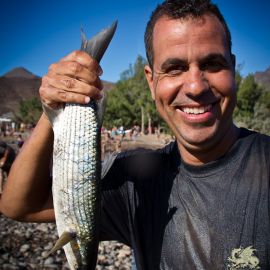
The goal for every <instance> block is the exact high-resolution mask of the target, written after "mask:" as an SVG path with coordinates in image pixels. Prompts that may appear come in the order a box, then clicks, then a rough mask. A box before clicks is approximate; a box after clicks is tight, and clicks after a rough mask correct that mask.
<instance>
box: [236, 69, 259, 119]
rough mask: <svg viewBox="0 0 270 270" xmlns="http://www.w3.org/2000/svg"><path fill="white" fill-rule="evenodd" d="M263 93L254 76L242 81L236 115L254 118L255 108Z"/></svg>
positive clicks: (238, 93)
mask: <svg viewBox="0 0 270 270" xmlns="http://www.w3.org/2000/svg"><path fill="white" fill-rule="evenodd" d="M261 93H262V88H261V87H260V86H259V85H258V84H257V83H256V82H255V79H254V76H253V75H252V74H250V75H248V76H247V77H246V78H245V79H243V80H241V83H240V85H239V89H238V92H237V110H236V114H237V115H240V116H242V117H252V115H253V114H254V106H255V104H256V102H257V101H258V99H259V98H260V96H261Z"/></svg>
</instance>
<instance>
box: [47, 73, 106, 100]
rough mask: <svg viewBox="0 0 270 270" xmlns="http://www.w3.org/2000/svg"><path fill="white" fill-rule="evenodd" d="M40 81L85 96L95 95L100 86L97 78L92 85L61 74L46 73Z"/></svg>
mask: <svg viewBox="0 0 270 270" xmlns="http://www.w3.org/2000/svg"><path fill="white" fill-rule="evenodd" d="M42 83H43V84H44V83H45V85H49V86H52V87H54V88H59V89H62V90H65V91H67V92H75V93H78V94H83V95H86V96H95V95H96V94H97V93H96V92H98V91H100V87H102V84H101V82H100V80H99V79H98V78H97V80H96V82H95V85H94V84H88V83H85V82H82V81H79V80H77V79H75V78H71V77H68V76H63V75H61V76H60V75H53V76H49V75H46V76H44V77H43V80H42ZM98 87H99V88H98Z"/></svg>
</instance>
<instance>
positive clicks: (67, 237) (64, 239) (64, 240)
mask: <svg viewBox="0 0 270 270" xmlns="http://www.w3.org/2000/svg"><path fill="white" fill-rule="evenodd" d="M74 238H75V234H74V233H72V232H63V233H62V235H61V236H60V238H59V239H58V240H57V241H56V243H55V245H54V247H53V248H52V249H51V250H50V251H49V253H48V254H47V256H46V257H48V256H50V255H51V254H52V253H54V252H55V251H57V250H58V249H60V248H62V247H63V246H65V245H66V244H68V243H69V242H71V241H72V240H74Z"/></svg>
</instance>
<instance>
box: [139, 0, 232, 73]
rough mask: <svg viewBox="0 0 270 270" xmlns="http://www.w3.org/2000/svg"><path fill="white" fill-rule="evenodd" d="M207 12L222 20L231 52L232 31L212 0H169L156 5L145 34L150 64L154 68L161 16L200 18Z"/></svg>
mask: <svg viewBox="0 0 270 270" xmlns="http://www.w3.org/2000/svg"><path fill="white" fill-rule="evenodd" d="M205 14H213V15H214V16H216V17H217V18H218V20H219V21H220V22H221V24H222V25H223V27H224V30H225V34H226V38H227V43H228V48H229V51H230V53H231V48H232V41H231V33H230V30H229V28H228V26H227V23H226V21H225V19H224V17H223V15H222V14H221V12H220V11H219V9H218V7H217V6H216V5H215V4H213V3H211V1H210V0H167V1H164V2H163V3H162V4H160V5H158V6H157V7H156V9H155V10H154V11H153V13H152V15H151V17H150V20H149V22H148V23H147V27H146V31H145V34H144V43H145V50H146V56H147V60H148V63H149V66H150V67H151V68H153V62H154V50H153V32H154V27H155V24H156V22H157V20H158V19H160V18H161V17H168V18H171V19H185V18H199V17H202V16H203V15H205Z"/></svg>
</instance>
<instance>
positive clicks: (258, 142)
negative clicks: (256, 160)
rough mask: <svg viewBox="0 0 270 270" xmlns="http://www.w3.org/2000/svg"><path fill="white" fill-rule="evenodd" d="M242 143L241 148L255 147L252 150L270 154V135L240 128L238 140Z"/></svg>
mask: <svg viewBox="0 0 270 270" xmlns="http://www.w3.org/2000/svg"><path fill="white" fill-rule="evenodd" d="M238 142H239V144H240V148H241V149H243V147H244V148H245V149H248V148H249V149H253V150H252V151H256V152H260V153H265V154H266V155H268V154H269V155H270V136H269V135H266V134H263V133H260V132H257V131H253V130H249V129H245V128H241V129H240V136H239V140H238Z"/></svg>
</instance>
